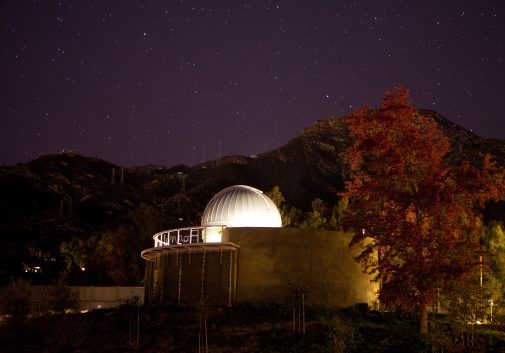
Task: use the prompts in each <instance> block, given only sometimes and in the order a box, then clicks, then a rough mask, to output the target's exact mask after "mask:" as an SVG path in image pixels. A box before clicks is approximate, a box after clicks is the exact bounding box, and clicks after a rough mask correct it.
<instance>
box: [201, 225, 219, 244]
mask: <svg viewBox="0 0 505 353" xmlns="http://www.w3.org/2000/svg"><path fill="white" fill-rule="evenodd" d="M222 235H223V227H206V228H205V234H204V238H203V239H204V242H205V243H220V242H221V237H222Z"/></svg>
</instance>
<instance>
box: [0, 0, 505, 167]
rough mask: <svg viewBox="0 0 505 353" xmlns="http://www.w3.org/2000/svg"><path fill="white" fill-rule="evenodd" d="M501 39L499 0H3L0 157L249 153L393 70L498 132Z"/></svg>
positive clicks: (360, 98) (487, 133)
mask: <svg viewBox="0 0 505 353" xmlns="http://www.w3.org/2000/svg"><path fill="white" fill-rule="evenodd" d="M504 53H505V2H504V1H501V0H479V1H477V0H472V1H463V0H457V1H447V0H439V1H400V0H392V1H385V2H384V1H375V0H369V1H322V0H321V1H306V0H305V1H256V0H251V1H239V0H227V1H186V0H184V1H183V0H179V1H168V0H167V1H161V0H159V1H133V0H128V1H126V0H90V1H88V0H80V1H77V0H69V1H65V0H61V1H51V0H47V1H46V0H40V1H28V0H5V1H2V2H1V4H0V70H1V76H0V77H1V84H0V89H1V91H0V121H1V125H0V126H1V128H0V163H7V164H14V163H17V162H25V161H28V160H30V159H33V158H35V157H37V156H38V155H39V154H41V153H52V152H57V151H61V150H62V149H72V150H75V151H76V152H78V153H80V154H83V155H86V156H94V157H99V158H103V159H105V160H108V161H111V162H114V163H117V164H120V165H124V166H134V165H141V164H147V163H154V164H162V165H167V166H170V165H174V164H177V163H185V164H189V165H194V164H197V163H200V162H201V161H202V159H203V158H205V159H212V158H216V157H217V156H218V154H219V151H221V152H220V153H221V155H223V156H224V155H229V154H243V155H250V154H258V153H262V152H266V151H268V150H271V149H274V148H277V147H280V146H281V145H283V144H285V143H286V142H287V141H288V140H289V139H290V138H292V137H294V136H295V134H296V133H297V132H298V131H300V130H301V129H303V128H304V127H307V126H310V125H311V124H312V123H314V122H315V121H316V120H318V119H325V118H328V117H330V116H334V115H342V114H347V113H350V112H352V111H353V110H354V109H355V108H356V107H358V106H360V105H363V104H365V103H368V104H369V105H370V106H377V104H378V102H379V101H380V99H381V97H382V95H383V93H384V91H385V90H386V89H387V88H389V87H391V86H393V85H394V84H397V83H403V84H404V85H405V86H406V87H407V88H409V89H410V90H411V93H412V96H413V100H414V105H415V106H416V107H419V108H427V109H433V110H437V111H438V112H439V113H441V114H442V115H444V116H446V117H447V118H449V119H450V120H452V121H454V122H456V123H458V124H460V125H462V126H464V127H466V128H467V129H471V130H473V131H474V132H475V133H477V134H478V135H481V136H484V137H495V138H503V137H504V136H505V119H504V117H503V106H504V103H505V62H504V60H505V55H504Z"/></svg>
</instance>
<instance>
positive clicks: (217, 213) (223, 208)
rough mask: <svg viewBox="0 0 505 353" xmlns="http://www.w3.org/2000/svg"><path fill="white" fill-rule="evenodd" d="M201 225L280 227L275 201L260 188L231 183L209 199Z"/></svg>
mask: <svg viewBox="0 0 505 353" xmlns="http://www.w3.org/2000/svg"><path fill="white" fill-rule="evenodd" d="M202 226H204V227H213V226H226V227H282V219H281V215H280V213H279V210H278V209H277V206H275V204H274V202H273V201H272V200H271V199H270V198H269V197H268V196H266V195H265V194H263V192H262V191H261V190H258V189H255V188H253V187H250V186H247V185H234V186H230V187H228V188H226V189H223V190H221V191H220V192H218V193H217V194H216V195H214V197H213V198H212V199H211V200H210V201H209V203H208V204H207V207H205V211H204V212H203V217H202Z"/></svg>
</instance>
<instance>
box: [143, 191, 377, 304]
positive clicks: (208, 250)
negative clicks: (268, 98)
mask: <svg viewBox="0 0 505 353" xmlns="http://www.w3.org/2000/svg"><path fill="white" fill-rule="evenodd" d="M153 238H154V247H152V248H149V249H146V250H144V251H142V257H143V258H144V259H146V260H147V266H146V277H145V297H144V298H145V302H146V303H147V304H153V305H166V304H194V303H199V302H201V301H205V302H207V303H213V304H221V305H230V306H231V305H233V304H234V303H238V302H267V303H282V302H284V301H286V300H287V298H288V297H292V296H294V295H295V296H296V295H300V294H302V293H303V296H304V301H305V302H306V303H308V304H317V305H331V306H339V307H348V306H352V305H355V304H368V305H371V304H372V303H373V302H374V301H375V299H376V295H375V293H376V292H377V289H378V288H377V284H376V283H374V282H372V281H371V277H370V276H368V275H366V274H364V273H363V271H362V268H361V266H360V265H359V264H358V263H356V262H355V261H354V259H353V256H354V255H355V254H353V252H352V251H351V250H350V249H349V247H348V246H347V245H348V243H349V241H350V239H351V235H350V234H346V233H342V232H335V231H328V230H309V229H298V228H282V221H281V216H280V213H279V210H278V209H277V207H276V206H275V204H274V203H273V201H272V200H271V199H270V198H268V196H266V195H265V194H263V192H261V191H260V190H257V189H255V188H252V187H250V186H245V185H235V186H231V187H229V188H226V189H224V190H221V191H220V192H218V193H217V194H216V195H215V196H214V197H213V198H212V199H211V200H210V202H209V203H208V205H207V207H206V208H205V211H204V213H203V217H202V224H201V226H195V227H190V228H181V229H172V230H167V231H163V232H159V233H157V234H155V235H154V236H153Z"/></svg>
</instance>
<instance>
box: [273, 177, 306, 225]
mask: <svg viewBox="0 0 505 353" xmlns="http://www.w3.org/2000/svg"><path fill="white" fill-rule="evenodd" d="M265 195H267V196H268V197H270V198H271V199H272V201H273V202H274V204H275V206H277V208H278V209H279V213H280V214H281V219H282V226H283V227H287V226H298V225H299V223H300V218H301V217H302V211H300V210H299V209H297V208H295V207H293V206H289V205H288V204H286V200H285V199H284V196H283V195H282V192H281V189H280V188H279V187H278V186H277V185H276V186H274V187H273V188H272V190H270V191H267V192H266V193H265Z"/></svg>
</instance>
